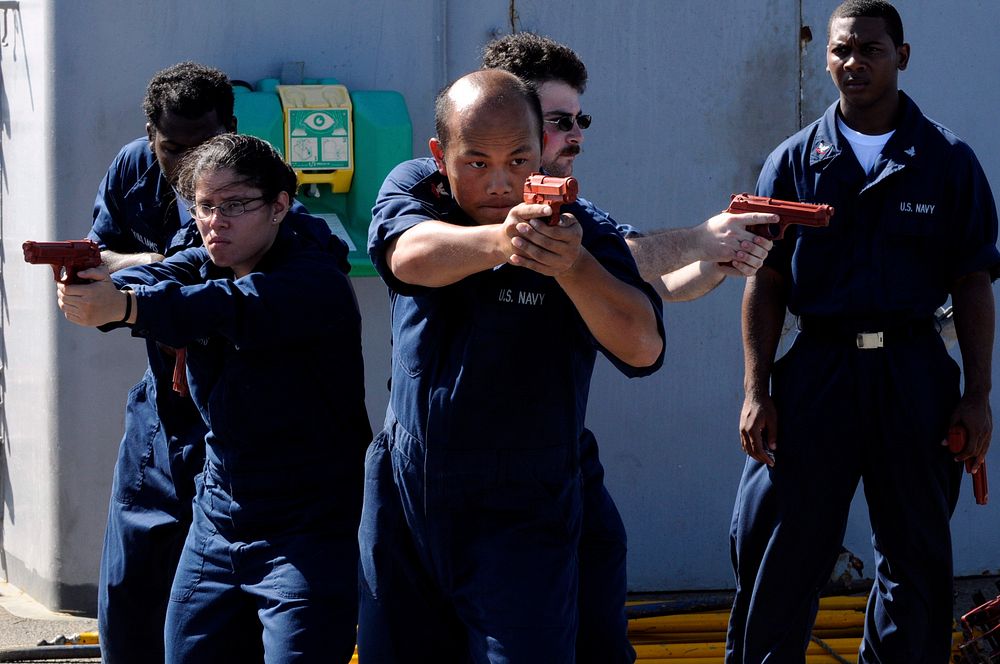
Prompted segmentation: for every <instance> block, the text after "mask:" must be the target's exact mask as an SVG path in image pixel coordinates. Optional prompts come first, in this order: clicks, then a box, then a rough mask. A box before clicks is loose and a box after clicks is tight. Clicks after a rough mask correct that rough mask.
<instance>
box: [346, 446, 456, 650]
mask: <svg viewBox="0 0 1000 664" xmlns="http://www.w3.org/2000/svg"><path fill="white" fill-rule="evenodd" d="M418 531H419V527H418ZM419 534H420V533H419V532H418V535H419ZM358 541H359V543H360V547H361V551H360V554H361V564H360V569H361V583H360V600H361V601H360V612H359V617H358V657H359V661H360V662H361V664H436V663H437V662H457V663H460V662H463V661H467V655H466V652H467V647H466V643H465V635H464V630H463V628H462V626H461V624H460V623H459V622H458V619H457V617H456V616H455V613H454V609H453V608H451V607H450V606H448V605H447V604H446V603H445V602H444V600H443V599H442V597H441V595H440V591H439V590H438V588H436V587H435V585H434V583H433V582H432V581H431V578H430V575H429V574H428V572H427V570H426V569H425V568H424V566H423V565H422V563H421V561H420V558H419V556H418V554H417V551H416V546H415V543H414V534H413V533H412V532H411V530H410V524H409V523H408V522H407V519H406V515H405V514H404V511H403V502H402V500H401V497H400V492H399V490H398V489H397V487H396V483H395V481H394V480H393V464H392V459H391V458H390V444H389V434H388V433H387V432H385V431H383V432H382V433H380V434H379V435H378V436H377V437H376V438H375V441H374V442H372V444H371V446H369V448H368V454H367V457H366V459H365V496H364V505H363V507H362V512H361V527H360V529H359V531H358Z"/></svg>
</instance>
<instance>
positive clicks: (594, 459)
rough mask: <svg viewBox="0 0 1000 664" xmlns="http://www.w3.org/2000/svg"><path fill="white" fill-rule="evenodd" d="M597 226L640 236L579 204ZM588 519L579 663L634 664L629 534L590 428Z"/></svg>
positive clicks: (584, 442)
mask: <svg viewBox="0 0 1000 664" xmlns="http://www.w3.org/2000/svg"><path fill="white" fill-rule="evenodd" d="M577 202H579V203H580V205H581V206H583V207H584V208H585V209H586V211H587V213H588V214H589V215H590V216H591V217H593V218H594V219H595V220H596V221H601V222H607V223H610V224H613V225H614V226H616V227H617V229H618V232H619V233H621V234H622V235H623V236H625V237H630V236H635V235H640V233H639V231H638V230H637V229H636V228H634V227H633V226H630V225H628V224H620V223H618V222H617V221H615V220H614V219H612V218H611V216H610V215H609V214H608V213H607V212H605V211H604V210H601V209H600V208H598V207H597V206H595V205H594V204H593V203H592V202H590V201H589V200H586V199H584V198H579V199H577ZM580 479H581V492H582V496H583V520H582V524H581V528H580V548H579V555H580V559H579V565H580V586H579V602H578V604H579V614H580V628H579V630H578V632H577V637H576V661H577V664H632V662H634V661H635V659H636V655H635V649H634V648H633V647H632V644H631V643H629V640H628V619H627V618H626V616H625V600H626V598H627V596H628V574H627V562H628V561H627V559H628V535H627V533H626V532H625V523H624V522H623V521H622V517H621V513H620V512H619V511H618V506H617V505H615V501H614V498H612V497H611V493H610V492H609V491H608V489H607V487H606V486H605V485H604V466H603V465H601V459H600V452H599V450H598V446H597V439H596V438H595V437H594V434H593V432H592V431H590V429H584V430H583V435H582V436H581V437H580Z"/></svg>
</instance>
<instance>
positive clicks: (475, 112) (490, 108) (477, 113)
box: [434, 69, 542, 148]
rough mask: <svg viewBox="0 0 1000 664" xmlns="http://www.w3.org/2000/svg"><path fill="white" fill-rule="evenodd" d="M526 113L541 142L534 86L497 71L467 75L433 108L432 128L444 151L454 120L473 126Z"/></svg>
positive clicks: (444, 92)
mask: <svg viewBox="0 0 1000 664" xmlns="http://www.w3.org/2000/svg"><path fill="white" fill-rule="evenodd" d="M525 109H527V110H528V111H529V113H530V117H531V118H533V122H534V124H535V126H534V127H533V129H535V130H537V131H536V135H537V137H538V142H539V144H541V140H542V107H541V104H540V102H539V101H538V93H537V92H535V88H534V86H532V85H531V84H530V83H527V82H525V81H523V80H521V79H520V78H518V77H517V76H515V75H513V74H511V73H509V72H506V71H502V70H499V69H486V70H481V71H475V72H472V73H471V74H466V75H465V76H463V77H462V78H460V79H458V80H457V81H455V82H454V83H452V84H451V85H449V86H448V87H446V88H445V89H444V90H442V91H441V92H440V93H439V94H438V96H437V100H436V101H435V104H434V127H435V130H436V131H437V138H438V141H439V142H440V144H441V147H442V148H447V145H448V139H449V138H450V136H451V133H452V128H453V125H454V123H455V121H456V119H459V118H461V119H463V120H464V121H466V122H473V123H474V122H475V120H476V119H477V118H482V119H483V120H484V121H489V120H492V119H495V118H498V117H502V116H514V117H516V116H520V115H522V114H523V113H524V111H525Z"/></svg>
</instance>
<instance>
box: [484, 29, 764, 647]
mask: <svg viewBox="0 0 1000 664" xmlns="http://www.w3.org/2000/svg"><path fill="white" fill-rule="evenodd" d="M483 68H485V69H504V70H507V71H510V72H511V73H513V74H516V75H517V76H519V77H520V78H522V79H524V80H527V81H530V82H531V83H533V84H534V85H535V86H536V87H537V89H538V96H539V98H540V100H541V103H542V114H543V128H544V132H545V147H544V150H543V153H542V168H543V170H544V171H545V172H546V173H549V174H550V175H555V176H558V177H568V176H570V175H572V174H573V163H574V161H575V160H576V157H577V156H578V155H579V154H580V152H581V145H582V143H583V130H584V129H587V128H588V127H589V126H590V123H591V117H590V116H589V115H586V114H584V113H583V112H582V111H581V109H580V96H581V95H582V94H583V92H584V89H585V88H586V84H587V69H586V67H585V66H584V64H583V62H582V61H581V60H580V58H579V57H578V56H577V54H576V53H575V52H574V51H573V50H572V49H570V48H569V47H567V46H565V45H563V44H560V43H558V42H556V41H554V40H552V39H549V38H548V37H542V36H540V35H535V34H532V33H530V32H518V33H515V34H512V35H507V36H505V37H501V38H499V39H496V40H494V41H492V42H490V43H488V44H487V45H486V46H485V48H484V49H483ZM581 203H582V204H583V205H584V206H585V207H586V208H587V209H588V211H589V212H590V214H591V215H592V216H594V217H595V218H598V219H603V220H606V221H609V222H611V223H613V224H615V225H617V226H618V228H619V231H620V232H622V234H624V235H625V237H626V242H627V244H628V246H629V249H630V250H631V251H632V254H633V256H634V257H635V260H636V263H637V265H638V268H639V272H640V274H641V275H642V276H643V278H644V279H646V280H647V281H649V282H650V283H651V284H652V285H653V286H654V288H656V290H657V292H658V293H659V295H660V297H662V298H663V299H664V300H666V301H684V300H693V299H695V298H698V297H701V296H702V295H704V294H706V293H708V292H709V291H711V290H712V289H714V288H715V287H716V286H718V285H719V284H720V283H722V281H723V279H725V277H726V276H727V275H733V276H751V275H753V274H754V272H756V270H757V269H758V268H759V267H760V266H761V265H762V264H763V261H764V258H766V257H767V252H768V250H769V249H770V248H771V242H770V241H769V240H767V239H764V238H762V237H759V236H757V235H755V234H753V233H751V232H750V231H748V230H746V227H747V226H748V225H752V224H760V223H771V222H773V221H775V219H774V217H773V216H772V215H759V214H741V215H733V214H728V213H721V214H718V215H716V216H714V217H712V218H711V219H709V220H707V221H705V222H704V223H702V224H699V225H698V226H693V227H690V228H677V229H667V230H660V231H653V232H651V233H649V234H643V233H640V232H639V231H637V230H636V229H635V228H633V227H631V226H626V225H623V224H618V223H617V222H615V221H614V220H613V219H611V217H610V216H609V215H608V214H607V213H606V212H603V211H602V210H600V209H598V208H597V207H596V206H594V205H593V204H592V203H590V202H589V201H586V200H582V201H581ZM580 468H581V473H582V475H583V527H582V534H581V538H580V548H579V561H580V563H579V565H580V584H579V601H578V606H579V612H580V630H579V632H578V636H577V651H576V656H577V662H578V663H579V664H586V663H587V662H594V663H595V664H597V663H599V664H616V663H619V662H632V661H634V660H635V651H634V650H633V649H632V647H631V645H630V644H629V641H628V635H627V621H626V618H625V597H626V592H627V583H626V550H627V543H626V533H625V525H624V524H623V523H622V518H621V515H620V514H619V512H618V508H617V507H616V506H615V503H614V500H613V499H612V498H611V495H610V493H608V490H607V488H606V487H605V486H604V468H603V467H602V465H601V462H600V459H599V456H598V449H597V441H596V440H595V438H594V435H593V433H592V432H591V431H590V430H589V429H584V431H583V436H582V437H581V440H580Z"/></svg>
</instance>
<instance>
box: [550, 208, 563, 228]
mask: <svg viewBox="0 0 1000 664" xmlns="http://www.w3.org/2000/svg"><path fill="white" fill-rule="evenodd" d="M549 207H551V208H552V216H551V217H549V226H558V225H559V213H560V208H562V204H561V203H549Z"/></svg>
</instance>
